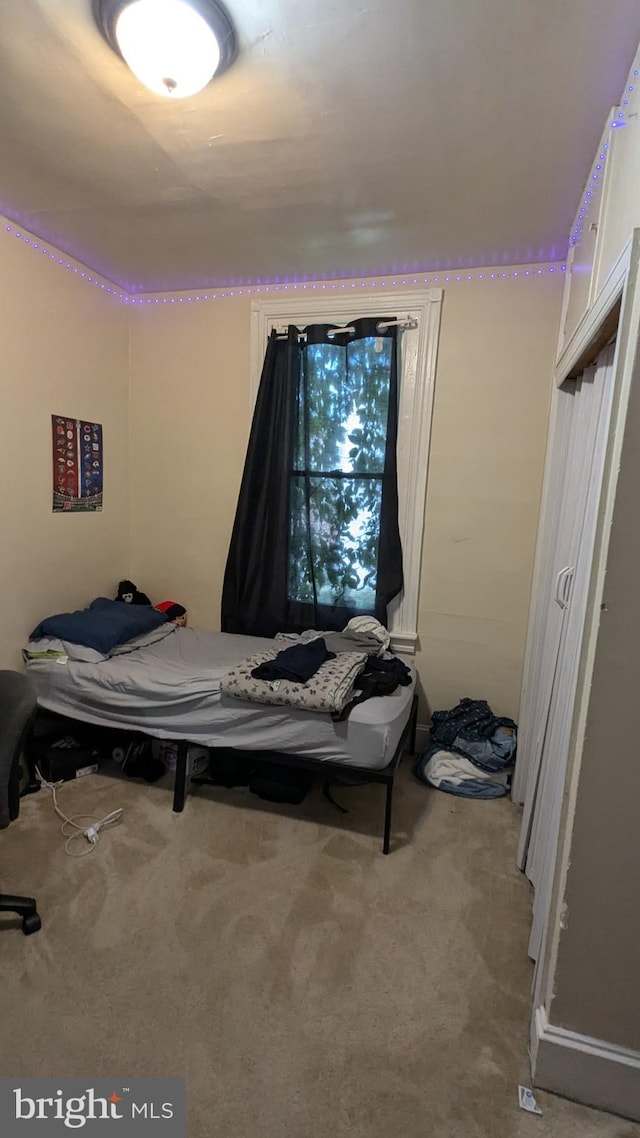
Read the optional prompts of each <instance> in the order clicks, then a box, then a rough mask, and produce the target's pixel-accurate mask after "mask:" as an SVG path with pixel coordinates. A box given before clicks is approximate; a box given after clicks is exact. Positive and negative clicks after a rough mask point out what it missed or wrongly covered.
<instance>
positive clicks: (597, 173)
mask: <svg viewBox="0 0 640 1138" xmlns="http://www.w3.org/2000/svg"><path fill="white" fill-rule="evenodd" d="M639 77H640V69H638V68H636V69H635V70H634V72H633V78H634V79H638V78H639ZM634 91H635V85H634V84H633V83H630V84H629V86H628V87H627V88H626V90H625V98H624V99H622V106H623V107H628V106H629V99H628V98H627V97H626V96H627V95H631V94H633V92H634ZM610 125H611V128H612V130H613V129H617V128H619V127H622V126H626V125H627V120H626V118H625V112H624V111H618V114H617V115H616V117H615V118H614V119H612V120H611V123H610ZM608 149H609V143H608V142H605V143H604V144H603V146H602V153H601V154H599V155H598V158H597V160H596V162H595V164H594V166H593V169H592V171H591V178H590V180H589V187H590V188H589V189H588V190H587V191H586V193H585V195H584V199H583V201H582V204H581V207H580V211H579V213H578V216H577V218H576V224H575V227H574V229H573V231H572V233H571V237H570V238H569V245H570V246H571V245H577V243H578V241H579V240H580V238H581V236H582V229H583V226H584V219H585V217H586V215H587V210H588V208H589V206H590V205H593V201H594V198H595V194H596V192H597V190H598V189H599V186H600V184H601V181H602V174H601V171H602V169H603V167H604V164H605V162H606V160H607V157H608V155H607V151H608Z"/></svg>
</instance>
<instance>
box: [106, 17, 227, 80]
mask: <svg viewBox="0 0 640 1138" xmlns="http://www.w3.org/2000/svg"><path fill="white" fill-rule="evenodd" d="M93 10H94V15H95V18H96V21H97V24H98V27H99V28H100V30H101V31H102V33H103V35H104V36H105V38H106V40H107V42H108V43H109V44H110V45H111V47H112V48H113V49H114V51H117V52H118V54H119V55H121V56H122V58H123V59H124V60H125V62H126V63H127V64H128V65H129V67H130V68H131V70H132V71H133V73H134V75H136V76H137V77H138V79H139V80H140V82H141V83H144V85H145V87H148V88H149V90H150V91H154V92H155V94H156V95H166V96H169V97H171V98H172V99H183V98H185V97H186V96H187V95H195V93H196V91H201V90H202V88H203V87H206V85H207V83H208V82H209V81H210V80H211V79H212V78H213V76H214V75H215V74H216V73H217V74H219V73H220V72H221V71H222V70H223V69H224V68H225V67H227V66H228V65H229V64H230V63H231V61H232V59H233V57H234V55H235V49H236V44H235V37H234V34H233V28H232V26H231V22H230V20H229V17H228V16H227V14H226V12H225V11H224V9H223V8H222V7H221V5H220V4H218V2H217V0H93Z"/></svg>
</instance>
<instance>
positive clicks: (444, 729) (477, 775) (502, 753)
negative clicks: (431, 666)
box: [414, 699, 517, 798]
mask: <svg viewBox="0 0 640 1138" xmlns="http://www.w3.org/2000/svg"><path fill="white" fill-rule="evenodd" d="M430 736H431V738H430V743H429V746H428V747H427V748H426V750H424V751H422V752H421V753H420V754H419V755H418V756H417V758H416V760H415V763H414V773H415V775H416V776H417V778H419V779H420V781H421V782H424V783H426V784H427V785H428V786H436V787H438V789H439V790H446V791H448V793H449V794H457V795H460V796H462V797H463V798H501V797H502V796H503V795H504V794H506V793H507V791H508V789H509V786H510V784H511V774H512V770H513V765H514V762H515V755H516V745H517V727H516V724H515V723H514V722H513V720H512V719H506V718H504V717H497V716H495V715H494V714H493V712H492V710H491V708H490V707H489V704H488V703H486V702H485V701H484V700H480V699H462V700H461V701H460V703H458V704H457V705H456V706H455V707H453V708H451V709H450V710H449V711H434V713H433V715H432V717H431V731H430Z"/></svg>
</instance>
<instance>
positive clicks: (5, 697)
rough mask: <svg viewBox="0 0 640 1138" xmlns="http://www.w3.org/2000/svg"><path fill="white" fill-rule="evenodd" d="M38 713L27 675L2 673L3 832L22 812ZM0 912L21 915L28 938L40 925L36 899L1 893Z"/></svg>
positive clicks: (0, 798)
mask: <svg viewBox="0 0 640 1138" xmlns="http://www.w3.org/2000/svg"><path fill="white" fill-rule="evenodd" d="M35 713H36V693H35V690H34V687H33V684H32V683H31V680H30V679H29V677H28V676H25V675H23V674H22V673H21V672H10V671H3V670H0V830H4V829H5V828H6V827H7V826H8V825H9V824H10V823H11V822H13V821H15V819H16V818H17V817H18V814H19V812H20V776H21V769H20V755H21V754H22V748H23V745H24V742H25V739H26V737H27V733H28V731H29V729H30V727H31V724H32V722H33V719H34V717H35ZM0 913H18V914H19V916H21V917H22V931H23V933H24V934H25V936H29V934H30V933H35V932H37V931H38V929H39V928H40V925H41V921H40V917H39V916H38V913H37V912H36V903H35V900H34V899H33V897H14V896H12V895H11V894H9V893H0Z"/></svg>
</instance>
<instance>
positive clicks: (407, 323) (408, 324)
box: [278, 316, 418, 340]
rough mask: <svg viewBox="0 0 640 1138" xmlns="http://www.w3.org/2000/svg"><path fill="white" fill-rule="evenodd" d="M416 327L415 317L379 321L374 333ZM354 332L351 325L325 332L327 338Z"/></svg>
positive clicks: (303, 338) (300, 336)
mask: <svg viewBox="0 0 640 1138" xmlns="http://www.w3.org/2000/svg"><path fill="white" fill-rule="evenodd" d="M417 327H418V321H417V320H416V319H415V317H414V316H407V319H406V320H379V321H378V323H377V324H376V331H377V332H382V331H383V329H384V328H401V329H404V330H408V329H410V328H417ZM355 330H356V329H355V328H354V327H353V325H351V324H347V325H346V326H344V327H342V326H341V327H340V328H334V329H332V330H331V331H330V332H327V336H331V337H333V336H338V335H342V334H343V333H344V332H355ZM278 335H279V336H286V335H287V333H286V332H278ZM306 338H307V337H306V335H305V333H304V332H299V333H298V339H299V340H306Z"/></svg>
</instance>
